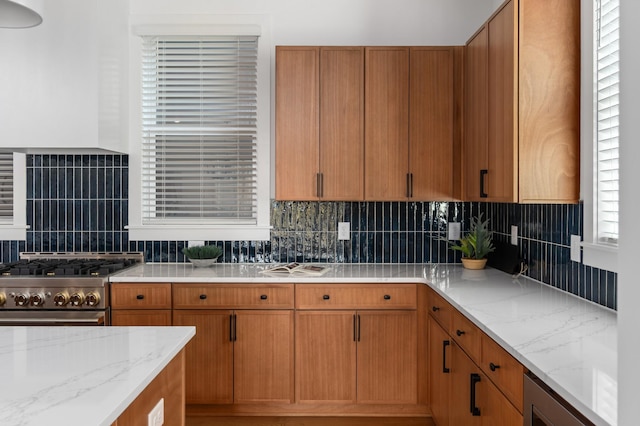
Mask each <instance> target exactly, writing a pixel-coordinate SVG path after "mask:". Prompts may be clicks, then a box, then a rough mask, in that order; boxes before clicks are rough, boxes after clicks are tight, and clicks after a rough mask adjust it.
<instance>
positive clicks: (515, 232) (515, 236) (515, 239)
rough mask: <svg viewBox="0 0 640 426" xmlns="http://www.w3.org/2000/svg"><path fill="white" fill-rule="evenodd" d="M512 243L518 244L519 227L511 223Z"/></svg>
mask: <svg viewBox="0 0 640 426" xmlns="http://www.w3.org/2000/svg"><path fill="white" fill-rule="evenodd" d="M511 245H514V246H517V245H518V227H517V226H515V225H511Z"/></svg>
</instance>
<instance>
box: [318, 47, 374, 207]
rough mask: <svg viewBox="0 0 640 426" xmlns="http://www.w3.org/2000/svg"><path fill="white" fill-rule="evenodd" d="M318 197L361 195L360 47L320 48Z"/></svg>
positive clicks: (362, 187)
mask: <svg viewBox="0 0 640 426" xmlns="http://www.w3.org/2000/svg"><path fill="white" fill-rule="evenodd" d="M320 173H321V174H322V181H321V189H320V196H321V198H323V199H327V200H349V201H352V200H362V199H363V196H364V183H363V180H364V48H362V47H322V48H321V49H320Z"/></svg>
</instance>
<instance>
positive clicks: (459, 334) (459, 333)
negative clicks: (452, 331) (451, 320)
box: [456, 330, 464, 337]
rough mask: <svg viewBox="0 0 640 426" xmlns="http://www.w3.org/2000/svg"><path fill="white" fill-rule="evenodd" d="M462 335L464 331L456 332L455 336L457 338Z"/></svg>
mask: <svg viewBox="0 0 640 426" xmlns="http://www.w3.org/2000/svg"><path fill="white" fill-rule="evenodd" d="M463 334H464V331H462V330H456V335H457V336H458V337H460V336H462V335H463Z"/></svg>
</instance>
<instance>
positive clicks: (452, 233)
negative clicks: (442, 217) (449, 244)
mask: <svg viewBox="0 0 640 426" xmlns="http://www.w3.org/2000/svg"><path fill="white" fill-rule="evenodd" d="M447 239H449V240H456V241H457V240H459V239H460V222H449V228H448V230H447Z"/></svg>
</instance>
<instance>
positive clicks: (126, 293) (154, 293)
mask: <svg viewBox="0 0 640 426" xmlns="http://www.w3.org/2000/svg"><path fill="white" fill-rule="evenodd" d="M111 309H171V284H169V283H157V284H153V283H152V284H149V283H112V284H111Z"/></svg>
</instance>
